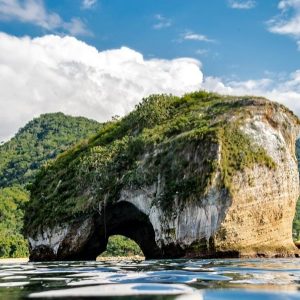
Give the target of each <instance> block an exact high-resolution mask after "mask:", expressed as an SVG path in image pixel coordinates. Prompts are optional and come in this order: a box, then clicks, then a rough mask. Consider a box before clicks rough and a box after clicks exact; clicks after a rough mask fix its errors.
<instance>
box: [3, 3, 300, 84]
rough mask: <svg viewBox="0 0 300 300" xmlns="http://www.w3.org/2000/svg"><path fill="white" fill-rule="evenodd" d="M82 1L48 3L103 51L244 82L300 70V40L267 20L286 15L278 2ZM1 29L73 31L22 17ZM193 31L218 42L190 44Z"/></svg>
mask: <svg viewBox="0 0 300 300" xmlns="http://www.w3.org/2000/svg"><path fill="white" fill-rule="evenodd" d="M21 2H22V1H21ZM23 2H24V1H23ZM240 2H243V1H240ZM244 2H247V1H244ZM82 3H83V2H82V1H81V0H56V1H55V0H48V1H44V5H45V8H46V10H47V11H48V12H49V13H57V14H58V15H59V16H61V18H62V19H63V20H66V21H70V20H71V19H72V18H74V17H75V18H80V20H81V21H82V23H83V24H84V26H85V28H86V30H87V31H89V32H87V33H86V34H78V36H79V38H80V39H81V40H83V41H86V42H87V43H88V44H90V45H93V46H95V47H97V48H98V49H99V50H106V49H112V48H119V47H121V46H128V47H129V48H132V49H135V50H137V51H139V52H141V53H142V54H143V55H144V56H145V57H159V58H168V59H171V58H176V57H186V56H187V57H194V58H197V59H200V60H201V62H202V63H203V67H204V70H205V72H206V74H208V75H213V76H220V77H224V78H239V79H241V80H246V79H249V78H261V77H262V76H264V74H265V72H275V73H285V72H286V73H290V72H292V71H294V70H295V69H297V68H299V63H300V60H299V51H298V49H297V45H296V43H295V41H294V40H293V39H292V38H290V37H287V36H280V35H278V34H274V33H271V32H270V31H269V30H268V25H267V22H268V21H269V20H271V19H272V18H274V17H275V16H277V15H278V14H279V13H280V11H279V10H278V3H279V1H277V0H267V1H265V0H257V1H255V4H254V5H253V7H251V8H249V9H237V8H236V9H233V8H232V7H231V5H230V1H227V0H201V1H199V0H188V1H182V0H156V1H153V0H143V1H140V0H126V1H124V0H100V1H95V4H94V5H91V7H90V8H89V9H87V8H86V9H84V8H83V4H82ZM91 3H92V2H91ZM160 23H161V27H160V26H157V27H155V25H158V24H160ZM0 31H3V32H6V33H9V34H13V35H17V36H23V35H30V36H32V37H35V36H41V35H44V34H49V33H58V34H64V33H65V34H67V33H68V32H67V31H64V30H62V29H61V28H57V29H53V30H51V29H50V30H47V29H45V28H43V27H40V26H37V25H36V24H34V21H33V22H20V21H18V20H17V18H13V19H12V20H9V21H8V20H3V19H2V21H1V22H0ZM189 32H190V33H195V34H199V35H205V36H207V37H208V39H211V40H213V41H208V42H207V41H197V40H184V39H183V37H184V35H185V34H187V33H189Z"/></svg>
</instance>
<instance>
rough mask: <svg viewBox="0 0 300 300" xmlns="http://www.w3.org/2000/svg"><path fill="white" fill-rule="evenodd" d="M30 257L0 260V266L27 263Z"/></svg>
mask: <svg viewBox="0 0 300 300" xmlns="http://www.w3.org/2000/svg"><path fill="white" fill-rule="evenodd" d="M27 262H29V258H28V257H24V258H0V264H14V263H27Z"/></svg>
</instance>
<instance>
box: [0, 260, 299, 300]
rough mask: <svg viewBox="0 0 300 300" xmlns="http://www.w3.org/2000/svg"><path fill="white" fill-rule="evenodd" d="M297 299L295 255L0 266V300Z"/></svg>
mask: <svg viewBox="0 0 300 300" xmlns="http://www.w3.org/2000/svg"><path fill="white" fill-rule="evenodd" d="M93 297H97V298H99V297H100V298H101V297H103V298H105V299H155V300H169V299H170V300H171V299H172V300H173V299H174V300H194V299H198V300H199V299H200V300H202V299H203V300H215V299H216V300H217V299H225V300H226V299H246V300H247V299H255V300H260V299H263V300H268V299H284V300H288V299H293V300H294V299H300V259H274V260H267V259H255V260H254V259H253V260H236V259H228V260H227V259H224V260H151V261H106V262H68V263H66V262H55V263H24V264H20V263H18V264H0V299H70V298H77V299H83V298H93Z"/></svg>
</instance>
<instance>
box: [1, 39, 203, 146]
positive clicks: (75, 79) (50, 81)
mask: <svg viewBox="0 0 300 300" xmlns="http://www.w3.org/2000/svg"><path fill="white" fill-rule="evenodd" d="M200 68H201V64H200V62H199V61H197V60H195V59H190V58H178V59H174V60H163V59H149V60H147V59H145V58H144V57H143V55H142V54H140V53H139V52H136V51H134V50H131V49H129V48H126V47H122V48H120V49H114V50H108V51H100V52H99V51H98V50H97V49H96V48H94V47H91V46H89V45H87V44H86V43H84V42H82V41H79V40H77V39H76V38H74V37H59V36H54V35H47V36H44V37H40V38H34V39H31V38H29V37H24V38H18V37H13V36H10V35H7V34H4V33H0V86H1V100H0V137H1V139H5V138H7V137H9V136H11V135H12V134H14V133H15V132H16V131H17V129H18V128H19V127H20V126H23V125H24V124H25V123H26V122H27V121H29V120H30V119H32V118H33V117H34V116H38V115H39V114H41V113H46V112H57V111H62V112H64V113H67V114H71V115H83V116H86V117H89V118H93V119H96V120H98V121H101V122H102V121H106V120H107V119H110V118H111V117H112V116H113V115H121V116H122V115H124V114H126V113H127V112H129V111H130V110H131V109H132V108H133V107H134V105H135V104H137V103H138V102H139V101H140V100H141V99H142V97H145V96H147V95H150V94H153V93H173V94H176V95H181V94H183V93H185V92H188V91H193V90H198V89H200V87H201V83H202V81H203V74H202V72H201V70H200ZM1 139H0V141H1Z"/></svg>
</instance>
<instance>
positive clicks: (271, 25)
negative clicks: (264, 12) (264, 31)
mask: <svg viewBox="0 0 300 300" xmlns="http://www.w3.org/2000/svg"><path fill="white" fill-rule="evenodd" d="M278 9H279V10H280V12H281V13H280V15H278V16H276V17H274V18H273V19H271V20H269V21H268V22H267V24H268V29H269V31H270V32H273V33H277V34H282V35H288V36H291V37H293V38H295V39H296V40H297V43H298V47H299V43H300V40H299V39H300V0H282V1H280V2H279V4H278Z"/></svg>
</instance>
